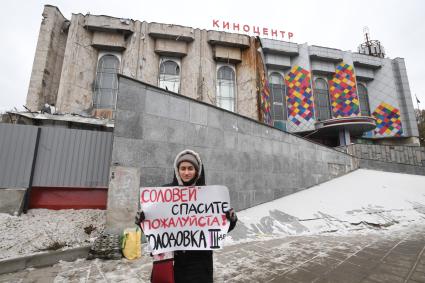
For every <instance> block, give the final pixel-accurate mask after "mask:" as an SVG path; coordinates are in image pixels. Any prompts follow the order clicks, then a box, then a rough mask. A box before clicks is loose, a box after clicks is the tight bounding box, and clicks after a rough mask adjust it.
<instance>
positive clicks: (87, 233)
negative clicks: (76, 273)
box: [0, 209, 105, 259]
mask: <svg viewBox="0 0 425 283" xmlns="http://www.w3.org/2000/svg"><path fill="white" fill-rule="evenodd" d="M104 226H105V211H104V210H97V209H82V210H72V209H66V210H47V209H31V210H29V211H28V213H27V214H22V215H21V216H12V215H9V214H5V213H0V259H4V258H11V257H17V256H23V255H28V254H33V253H38V252H43V251H48V250H58V249H67V248H70V247H78V246H82V245H88V244H89V243H90V239H94V238H96V237H97V236H98V235H99V233H100V232H102V231H103V229H104Z"/></svg>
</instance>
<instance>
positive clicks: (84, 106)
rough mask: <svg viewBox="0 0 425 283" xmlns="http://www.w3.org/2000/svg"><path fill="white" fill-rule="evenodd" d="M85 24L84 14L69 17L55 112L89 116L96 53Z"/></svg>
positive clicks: (91, 104) (94, 76)
mask: <svg viewBox="0 0 425 283" xmlns="http://www.w3.org/2000/svg"><path fill="white" fill-rule="evenodd" d="M84 23H85V18H84V16H83V15H81V14H73V15H72V18H71V25H70V27H69V31H68V39H67V44H66V48H65V55H64V60H63V65H62V73H61V79H60V84H59V90H58V99H57V108H58V111H60V112H64V113H79V112H83V111H86V112H88V113H90V112H91V109H92V106H93V83H94V80H95V78H96V68H97V59H98V51H97V50H96V49H95V48H93V47H91V44H92V37H93V33H92V32H90V31H88V30H87V29H85V28H84Z"/></svg>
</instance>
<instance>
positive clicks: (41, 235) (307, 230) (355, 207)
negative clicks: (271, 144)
mask: <svg viewBox="0 0 425 283" xmlns="http://www.w3.org/2000/svg"><path fill="white" fill-rule="evenodd" d="M238 217H239V222H238V224H237V225H236V228H235V230H234V231H232V232H231V233H230V234H229V237H228V238H227V240H226V244H227V245H232V244H237V243H240V242H245V241H253V240H255V241H258V240H268V239H270V238H276V237H285V236H288V235H310V234H319V233H326V232H332V233H337V234H346V233H350V232H352V231H360V232H361V231H365V232H368V231H369V232H370V231H374V230H377V229H379V230H380V231H382V230H384V229H385V230H388V231H391V230H396V229H402V228H403V227H407V226H409V225H411V224H419V225H424V224H425V176H418V175H407V174H398V173H388V172H381V171H373V170H363V169H359V170H356V171H354V172H352V173H350V174H347V175H345V176H342V177H339V178H336V179H334V180H331V181H329V182H326V183H324V184H321V185H318V186H315V187H312V188H309V189H306V190H304V191H301V192H298V193H295V194H292V195H289V196H286V197H283V198H280V199H277V200H275V201H271V202H268V203H265V204H262V205H258V206H255V207H252V208H250V209H246V210H243V211H239V212H238ZM90 225H91V227H92V228H86V227H90ZM104 225H105V211H102V210H60V211H54V210H45V209H32V210H30V211H29V212H28V214H26V215H21V216H19V217H17V216H11V215H8V214H0V259H2V258H10V257H16V256H22V255H27V254H32V253H37V252H41V251H46V250H49V249H53V247H55V246H56V248H57V247H58V246H63V247H62V248H63V249H66V248H70V247H77V246H81V245H87V244H89V243H90V240H93V239H94V238H95V237H97V236H98V235H99V233H100V232H102V231H103V229H104ZM85 228H86V231H85ZM89 230H92V231H91V233H90V234H88V233H87V232H88V231H89Z"/></svg>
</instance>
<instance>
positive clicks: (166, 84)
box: [159, 59, 180, 93]
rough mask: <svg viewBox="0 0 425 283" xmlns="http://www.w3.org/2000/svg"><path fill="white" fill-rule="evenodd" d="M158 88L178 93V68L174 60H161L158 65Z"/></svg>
mask: <svg viewBox="0 0 425 283" xmlns="http://www.w3.org/2000/svg"><path fill="white" fill-rule="evenodd" d="M159 87H160V88H163V89H166V90H169V91H172V92H176V93H178V92H179V89H180V66H179V64H178V63H177V61H176V60H172V59H163V60H162V62H161V63H160V65H159Z"/></svg>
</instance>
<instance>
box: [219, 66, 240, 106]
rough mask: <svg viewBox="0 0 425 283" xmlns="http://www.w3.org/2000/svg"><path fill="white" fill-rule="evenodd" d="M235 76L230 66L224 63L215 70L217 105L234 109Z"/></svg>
mask: <svg viewBox="0 0 425 283" xmlns="http://www.w3.org/2000/svg"><path fill="white" fill-rule="evenodd" d="M235 99H236V76H235V71H234V69H233V68H232V67H230V66H228V65H225V66H221V67H219V68H218V70H217V106H218V107H221V108H224V109H227V110H229V111H233V112H234V111H235Z"/></svg>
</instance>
